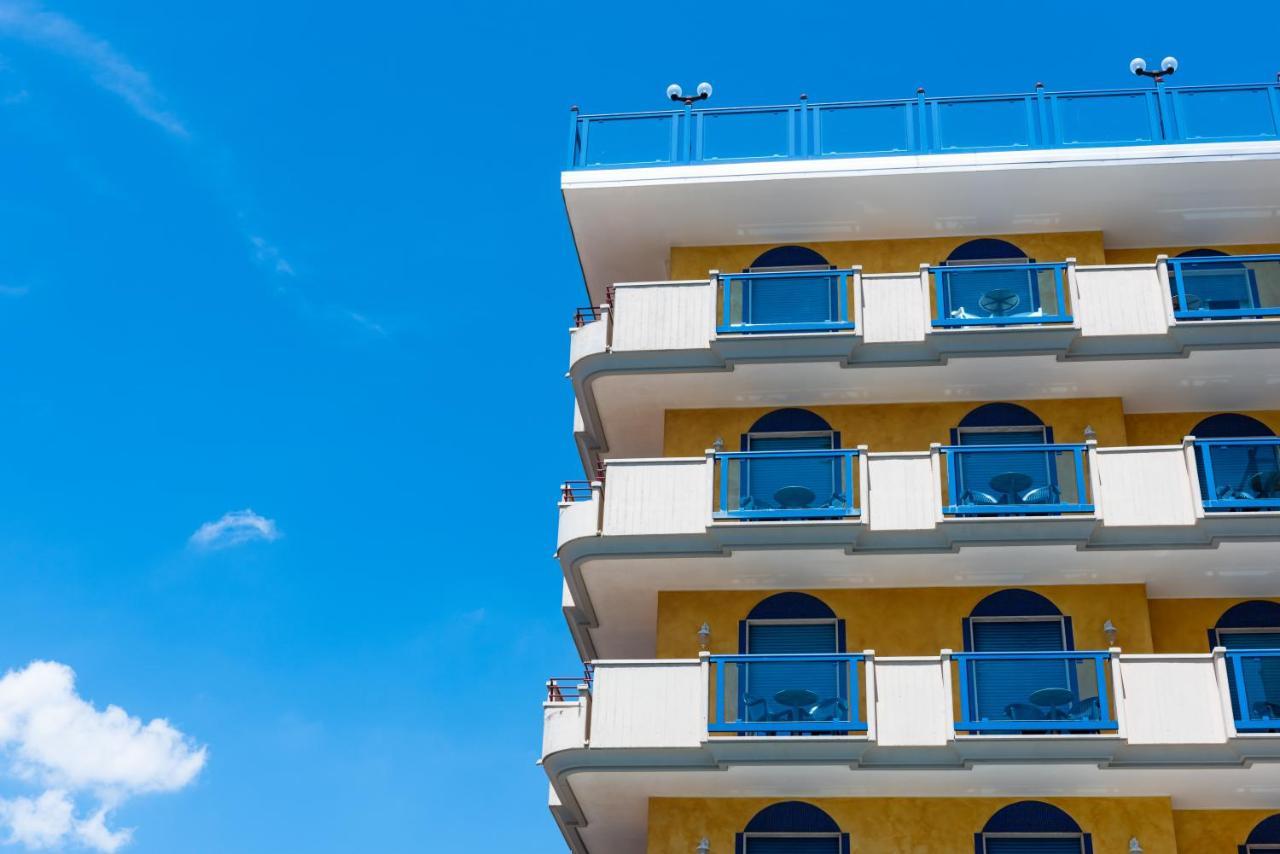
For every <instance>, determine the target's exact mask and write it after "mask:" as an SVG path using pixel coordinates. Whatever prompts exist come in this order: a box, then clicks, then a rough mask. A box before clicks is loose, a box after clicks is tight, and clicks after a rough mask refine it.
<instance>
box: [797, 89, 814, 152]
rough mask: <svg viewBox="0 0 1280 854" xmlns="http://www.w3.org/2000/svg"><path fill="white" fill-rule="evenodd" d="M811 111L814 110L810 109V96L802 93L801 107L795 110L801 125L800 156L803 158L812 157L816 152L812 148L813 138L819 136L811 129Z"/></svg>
mask: <svg viewBox="0 0 1280 854" xmlns="http://www.w3.org/2000/svg"><path fill="white" fill-rule="evenodd" d="M811 112H812V111H811V110H810V109H809V96H808V95H803V94H802V95H801V96H800V107H799V109H797V110H796V112H795V115H796V120H797V123H798V124H799V125H800V127H799V128H798V130H799V133H800V142H799V152H800V157H802V158H808V157H812V156H813V155H814V153H815V152H813V151H811V150H810V144H811V140H814V139H816V137H817V134H814V133H810V129H809V116H810V113H811Z"/></svg>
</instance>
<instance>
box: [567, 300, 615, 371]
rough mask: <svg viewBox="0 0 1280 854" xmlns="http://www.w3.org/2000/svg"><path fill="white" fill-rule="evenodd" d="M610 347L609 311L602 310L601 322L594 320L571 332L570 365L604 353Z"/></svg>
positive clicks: (606, 307) (606, 308)
mask: <svg viewBox="0 0 1280 854" xmlns="http://www.w3.org/2000/svg"><path fill="white" fill-rule="evenodd" d="M608 347H609V309H608V306H605V307H603V308H601V314H600V319H599V320H593V321H591V322H590V323H586V324H583V325H582V326H577V327H574V328H573V329H570V330H569V364H570V365H572V364H575V363H576V362H577V361H578V360H579V359H583V358H586V357H587V356H590V355H593V354H595V353H603V352H604V351H605V350H607V349H608Z"/></svg>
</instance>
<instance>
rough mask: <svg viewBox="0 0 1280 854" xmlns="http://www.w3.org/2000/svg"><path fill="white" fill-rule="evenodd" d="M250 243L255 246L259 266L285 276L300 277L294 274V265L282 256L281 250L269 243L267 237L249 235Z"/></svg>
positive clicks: (254, 251) (255, 256)
mask: <svg viewBox="0 0 1280 854" xmlns="http://www.w3.org/2000/svg"><path fill="white" fill-rule="evenodd" d="M249 243H250V245H252V246H253V254H254V258H256V259H257V261H258V263H259V264H262V265H263V266H265V267H267V268H269V269H271V270H273V271H275V272H277V273H279V274H281V275H283V276H296V275H298V274H297V273H296V272H294V269H293V265H292V264H290V263H289V262H288V261H286V260H285V259H284V256H283V255H281V254H280V248H279V247H278V246H275V245H273V244H272V243H269V242H268V241H267V239H266V238H265V237H259V236H258V235H256V234H251V235H249Z"/></svg>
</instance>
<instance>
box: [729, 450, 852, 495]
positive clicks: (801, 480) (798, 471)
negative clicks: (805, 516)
mask: <svg viewBox="0 0 1280 854" xmlns="http://www.w3.org/2000/svg"><path fill="white" fill-rule="evenodd" d="M749 442H750V448H751V450H753V451H801V450H805V451H807V450H818V451H825V450H831V447H832V437H831V436H830V435H825V436H751V437H750V440H749ZM840 469H841V465H840V460H839V459H837V458H835V457H783V458H777V459H769V458H747V459H744V460H743V461H742V476H741V477H742V492H743V498H744V499H745V498H747V497H750V499H751V502H752V506H755V507H758V508H777V507H778V506H779V505H778V502H777V501H776V500H775V499H774V494H775V493H777V491H778V490H779V489H782V488H783V487H784V486H803V487H805V488H807V489H808V490H810V491H811V492H812V493H813V496H814V498H813V504H812V506H813V507H826V506H828V505H829V504H830V503H831V499H832V498H833V497H834V495H835V494H836V493H837V492H840V493H842V492H843V491H842V490H841V489H840V482H841V476H840V475H841V472H840ZM845 498H848V496H845Z"/></svg>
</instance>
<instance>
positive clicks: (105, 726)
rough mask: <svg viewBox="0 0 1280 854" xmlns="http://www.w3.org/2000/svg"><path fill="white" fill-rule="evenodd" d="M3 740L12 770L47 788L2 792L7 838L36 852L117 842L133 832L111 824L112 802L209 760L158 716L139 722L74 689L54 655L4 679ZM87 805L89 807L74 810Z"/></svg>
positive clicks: (172, 782)
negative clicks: (100, 706)
mask: <svg viewBox="0 0 1280 854" xmlns="http://www.w3.org/2000/svg"><path fill="white" fill-rule="evenodd" d="M0 746H2V747H4V748H5V762H6V763H7V764H6V767H5V768H4V771H5V772H6V773H7V775H8V776H10V777H12V778H16V779H17V780H20V781H23V782H26V783H28V784H30V785H34V786H36V787H39V788H40V789H42V790H43V791H42V792H41V793H40V794H39V795H36V796H34V797H28V796H18V797H13V798H9V799H0V828H3V829H4V831H6V832H7V834H8V835H7V838H6V839H5V840H4V841H5V842H8V843H11V844H18V845H23V846H25V847H26V848H28V849H31V850H36V851H39V850H50V849H56V850H59V851H64V850H67V849H68V848H69V847H71V848H75V847H82V848H89V849H92V850H95V851H105V852H108V854H110V852H114V851H117V850H119V849H120V848H121V847H123V846H124V845H125V844H127V843H128V842H129V840H130V839H131V838H132V835H133V831H132V830H129V829H122V830H111V829H110V828H108V827H107V817H108V815H109V813H110V812H111V810H112V809H114V808H116V807H118V806H119V805H120V804H121V803H123V802H124V801H125V800H127V799H128V798H129V797H131V796H133V795H137V794H143V793H148V792H172V791H177V790H178V789H181V788H183V787H184V786H186V785H188V784H189V783H190V782H191V781H192V780H193V779H195V777H196V775H197V774H199V773H200V770H201V769H202V768H203V767H204V764H205V761H206V759H207V752H206V749H205V748H204V747H199V746H197V745H195V744H194V743H193V742H192V741H191V739H189V738H188V737H187V736H185V735H183V734H182V733H181V732H179V731H178V730H177V729H175V728H174V727H173V726H172V725H171V724H170V723H169V722H168V721H166V720H164V719H162V718H156V719H154V720H152V721H150V722H148V723H143V721H142V720H141V719H139V718H135V717H132V716H130V715H129V714H128V713H126V712H125V711H124V709H121V708H120V707H119V706H107V707H106V709H103V710H101V711H99V710H98V709H96V708H95V707H94V706H93V705H92V704H91V703H89V702H86V701H85V700H84V699H82V698H81V697H80V696H79V695H78V694H77V693H76V688H75V673H74V672H73V671H72V670H71V668H70V667H67V666H66V665H65V664H59V663H57V662H54V661H34V662H32V663H31V664H29V665H27V667H25V668H24V669H22V670H11V671H9V672H8V673H6V674H5V675H4V678H2V679H0ZM82 805H84V806H86V814H84V815H83V816H82V817H77V810H78V808H79V807H80V806H82Z"/></svg>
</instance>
